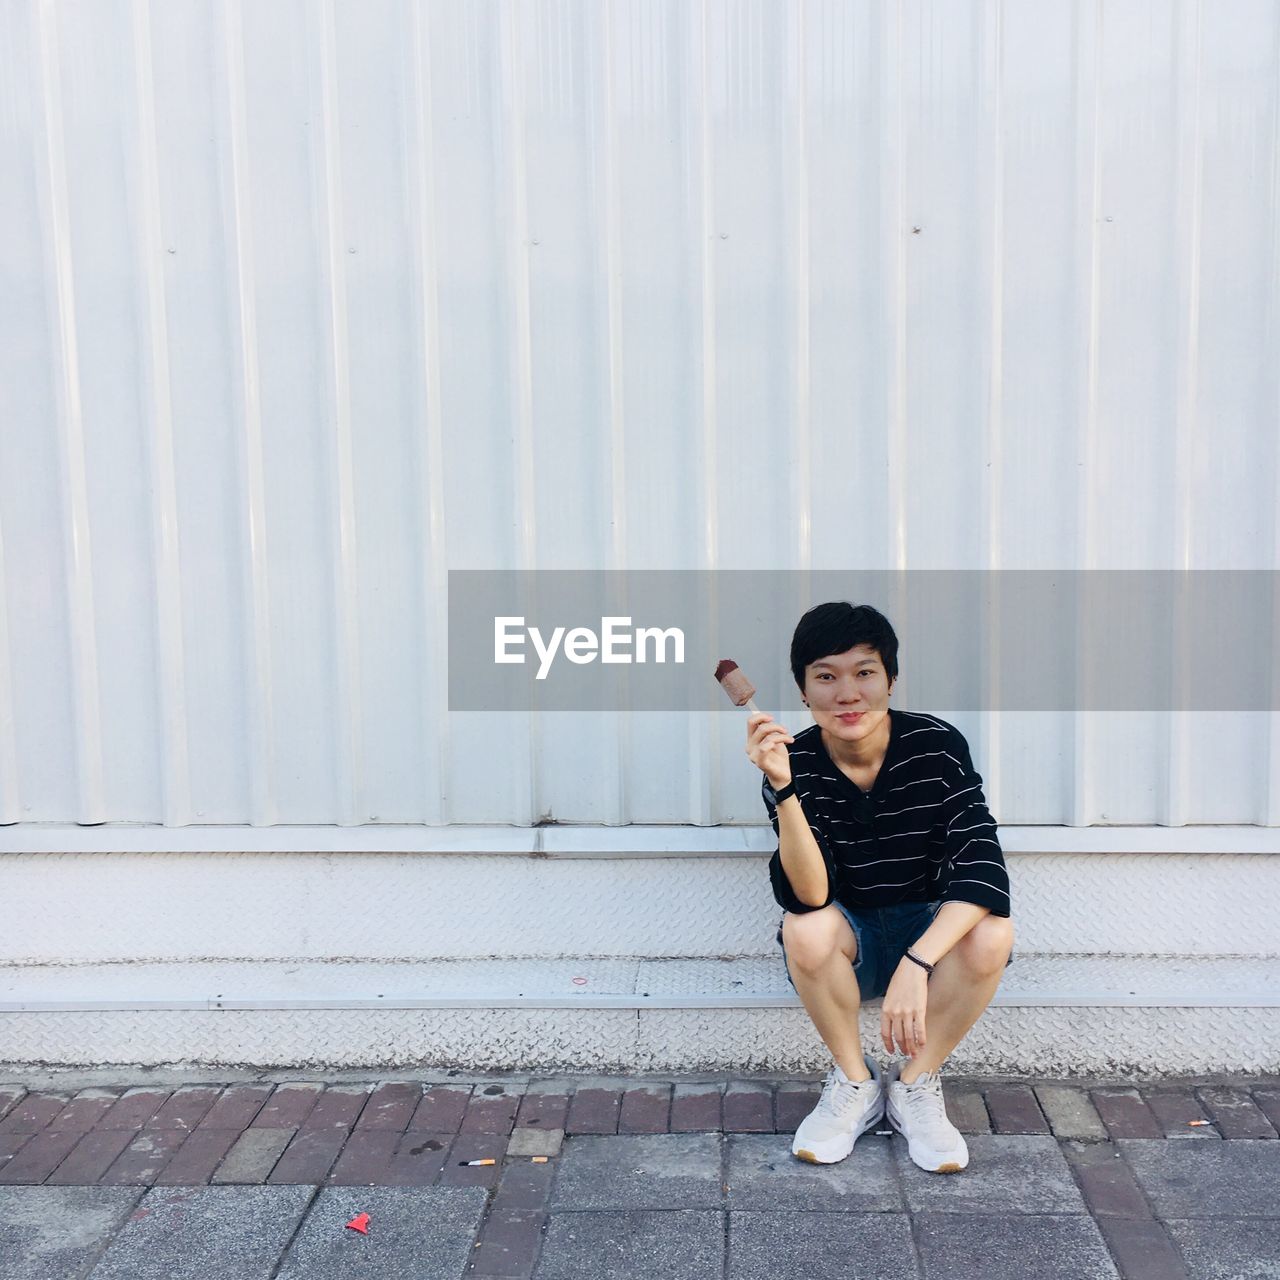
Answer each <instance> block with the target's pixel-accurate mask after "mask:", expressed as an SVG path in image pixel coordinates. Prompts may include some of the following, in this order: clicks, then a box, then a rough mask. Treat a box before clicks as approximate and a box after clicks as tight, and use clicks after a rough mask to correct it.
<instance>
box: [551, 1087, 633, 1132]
mask: <svg viewBox="0 0 1280 1280" xmlns="http://www.w3.org/2000/svg"><path fill="white" fill-rule="evenodd" d="M622 1093H623V1091H622V1090H621V1089H600V1088H585V1089H577V1090H575V1091H574V1094H573V1097H572V1099H570V1102H569V1114H568V1116H567V1117H566V1118H565V1125H564V1131H565V1132H566V1133H617V1132H618V1113H619V1111H621V1109H622Z"/></svg>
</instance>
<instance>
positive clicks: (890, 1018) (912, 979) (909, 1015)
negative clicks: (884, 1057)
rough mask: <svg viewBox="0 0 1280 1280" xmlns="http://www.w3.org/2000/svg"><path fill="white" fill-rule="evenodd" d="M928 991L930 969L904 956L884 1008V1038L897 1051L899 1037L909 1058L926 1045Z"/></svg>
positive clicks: (892, 980) (881, 1029)
mask: <svg viewBox="0 0 1280 1280" xmlns="http://www.w3.org/2000/svg"><path fill="white" fill-rule="evenodd" d="M928 993H929V975H928V973H927V972H926V971H925V970H924V969H922V968H921V967H920V966H919V965H918V964H913V963H912V962H911V961H910V960H908V959H906V957H903V960H902V963H901V964H899V965H898V968H897V970H896V971H895V973H894V975H893V977H892V978H891V979H890V981H889V987H888V990H886V991H885V993H884V1006H883V1008H882V1009H881V1011H880V1039H881V1040H883V1041H884V1047H885V1050H886V1051H887V1052H888V1053H893V1052H894V1047H893V1046H894V1042H895V1041H896V1042H897V1043H898V1045H899V1046H900V1048H901V1050H902V1052H903V1053H905V1054H906V1055H907V1057H908V1058H914V1057H915V1056H916V1054H917V1053H919V1052H920V1050H921V1049H923V1048H924V1012H925V1006H926V1005H927V1004H928V999H929V995H928Z"/></svg>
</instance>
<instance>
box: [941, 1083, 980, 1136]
mask: <svg viewBox="0 0 1280 1280" xmlns="http://www.w3.org/2000/svg"><path fill="white" fill-rule="evenodd" d="M942 1097H943V1101H944V1103H945V1105H946V1110H947V1117H948V1119H949V1120H950V1121H951V1123H952V1124H953V1125H955V1127H956V1128H957V1129H959V1130H960V1132H961V1133H990V1132H991V1116H990V1114H989V1113H988V1112H987V1104H986V1101H985V1100H984V1099H983V1096H982V1092H981V1090H979V1089H975V1088H974V1087H973V1086H972V1085H970V1084H967V1083H963V1082H959V1081H951V1080H948V1079H946V1078H945V1077H944V1078H943V1081H942Z"/></svg>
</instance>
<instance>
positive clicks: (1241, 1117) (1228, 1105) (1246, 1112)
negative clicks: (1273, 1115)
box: [1196, 1085, 1276, 1138]
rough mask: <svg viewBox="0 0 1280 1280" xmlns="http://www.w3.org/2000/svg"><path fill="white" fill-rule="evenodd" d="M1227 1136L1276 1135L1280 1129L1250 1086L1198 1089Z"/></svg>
mask: <svg viewBox="0 0 1280 1280" xmlns="http://www.w3.org/2000/svg"><path fill="white" fill-rule="evenodd" d="M1196 1093H1197V1095H1198V1096H1199V1098H1200V1101H1201V1102H1202V1103H1203V1104H1204V1107H1205V1110H1206V1111H1208V1113H1209V1115H1210V1116H1212V1118H1213V1120H1214V1122H1215V1123H1216V1124H1217V1126H1218V1130H1219V1132H1220V1133H1221V1134H1222V1136H1223V1137H1224V1138H1274V1137H1275V1136H1276V1131H1275V1130H1274V1129H1273V1128H1272V1127H1271V1122H1270V1121H1269V1120H1268V1119H1267V1117H1266V1116H1265V1115H1264V1114H1263V1113H1262V1111H1260V1110H1259V1108H1258V1106H1257V1104H1256V1103H1255V1102H1254V1100H1253V1099H1252V1098H1251V1097H1250V1096H1249V1091H1248V1090H1247V1089H1231V1088H1225V1087H1221V1086H1213V1085H1210V1086H1206V1087H1202V1088H1200V1089H1197V1090H1196Z"/></svg>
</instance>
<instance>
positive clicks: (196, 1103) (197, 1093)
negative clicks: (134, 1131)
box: [143, 1084, 221, 1130]
mask: <svg viewBox="0 0 1280 1280" xmlns="http://www.w3.org/2000/svg"><path fill="white" fill-rule="evenodd" d="M220 1092H221V1090H220V1089H218V1087H217V1086H216V1085H205V1084H194V1085H183V1087H182V1088H181V1089H175V1090H174V1091H173V1092H172V1093H171V1094H170V1095H169V1096H168V1098H166V1099H165V1101H164V1102H163V1103H161V1105H160V1107H159V1109H158V1110H157V1111H156V1113H155V1115H153V1116H152V1117H151V1119H149V1120H148V1121H147V1122H146V1124H145V1125H143V1128H145V1129H184V1130H191V1129H194V1128H195V1127H196V1125H198V1124H199V1123H200V1121H201V1120H203V1119H204V1118H205V1116H206V1115H207V1114H208V1112H209V1108H210V1107H211V1106H213V1104H214V1102H215V1101H217V1098H218V1094H219V1093H220Z"/></svg>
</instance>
